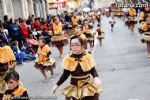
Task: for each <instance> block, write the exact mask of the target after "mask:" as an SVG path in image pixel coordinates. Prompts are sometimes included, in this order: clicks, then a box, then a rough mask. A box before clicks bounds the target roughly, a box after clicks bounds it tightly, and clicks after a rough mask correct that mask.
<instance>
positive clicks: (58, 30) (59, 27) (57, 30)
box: [53, 23, 62, 34]
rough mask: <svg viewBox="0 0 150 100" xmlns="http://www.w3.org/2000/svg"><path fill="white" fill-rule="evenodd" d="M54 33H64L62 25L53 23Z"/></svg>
mask: <svg viewBox="0 0 150 100" xmlns="http://www.w3.org/2000/svg"><path fill="white" fill-rule="evenodd" d="M53 31H54V34H58V33H61V32H62V24H61V23H58V24H57V23H53Z"/></svg>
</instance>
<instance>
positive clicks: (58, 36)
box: [51, 23, 68, 46]
mask: <svg viewBox="0 0 150 100" xmlns="http://www.w3.org/2000/svg"><path fill="white" fill-rule="evenodd" d="M53 31H54V36H52V38H51V42H52V45H53V46H63V45H66V44H67V42H68V40H67V37H65V36H64V35H63V33H62V24H61V23H58V24H56V23H53Z"/></svg>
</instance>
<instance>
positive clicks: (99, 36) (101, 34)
mask: <svg viewBox="0 0 150 100" xmlns="http://www.w3.org/2000/svg"><path fill="white" fill-rule="evenodd" d="M97 32H98V37H97V38H98V39H104V38H105V35H104V32H103V29H102V27H99V28H98V29H97Z"/></svg>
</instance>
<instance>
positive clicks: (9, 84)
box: [7, 79, 19, 90]
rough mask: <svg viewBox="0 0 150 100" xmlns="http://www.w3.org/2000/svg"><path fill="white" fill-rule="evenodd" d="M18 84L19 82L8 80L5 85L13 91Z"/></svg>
mask: <svg viewBox="0 0 150 100" xmlns="http://www.w3.org/2000/svg"><path fill="white" fill-rule="evenodd" d="M18 83H19V81H15V80H13V79H10V80H9V81H8V83H7V85H8V88H9V89H10V90H13V89H14V88H16V86H17V85H18Z"/></svg>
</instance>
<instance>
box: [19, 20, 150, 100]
mask: <svg viewBox="0 0 150 100" xmlns="http://www.w3.org/2000/svg"><path fill="white" fill-rule="evenodd" d="M108 22H109V19H108V18H103V20H102V25H103V28H104V31H105V34H106V38H105V40H104V43H103V46H102V47H100V46H99V44H98V43H97V42H96V43H95V44H96V46H95V48H94V52H93V55H94V57H95V59H96V62H97V65H96V69H97V71H98V73H99V76H100V77H101V80H102V82H103V88H104V92H103V93H102V95H101V97H100V98H101V100H130V99H133V100H134V99H135V100H149V98H150V95H149V94H150V85H149V84H150V80H149V76H150V59H149V58H147V56H146V45H145V44H142V43H141V42H140V41H139V35H138V33H137V31H135V32H134V33H131V32H130V31H129V30H128V29H127V27H125V26H124V23H123V21H122V20H121V19H117V18H116V22H117V24H116V26H115V29H114V32H110V26H109V24H108ZM136 30H137V29H136ZM68 51H69V48H68V47H65V53H64V55H65V54H67V52H68ZM52 57H53V58H55V59H56V60H57V68H56V70H55V76H54V78H51V76H50V73H49V72H48V73H47V74H48V75H49V82H48V83H42V80H43V77H42V75H41V73H40V72H39V71H38V70H36V69H35V68H34V67H33V66H34V62H27V64H26V65H22V66H17V71H18V72H19V74H20V76H21V81H22V82H23V83H24V85H25V87H26V88H27V89H28V92H29V94H30V96H32V97H34V96H45V97H49V96H53V97H51V98H52V99H47V100H55V98H56V97H57V100H64V96H62V95H61V89H63V88H64V87H65V86H66V85H67V84H68V82H69V80H67V81H66V82H65V83H64V84H63V85H62V86H61V87H60V88H59V90H58V91H57V93H56V95H51V94H50V89H51V87H52V86H53V85H54V84H55V83H56V82H57V80H58V79H59V77H60V75H61V74H62V71H63V69H62V68H61V63H62V59H60V58H59V57H58V51H57V49H56V48H52ZM36 100H37V99H36ZM41 100H42V99H41Z"/></svg>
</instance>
